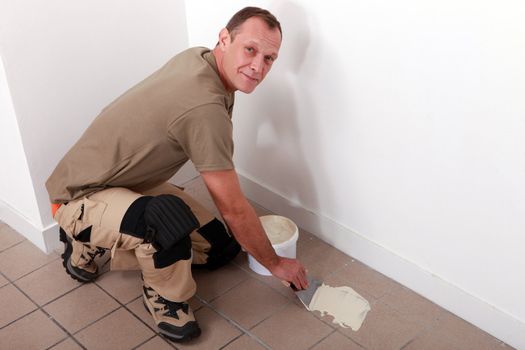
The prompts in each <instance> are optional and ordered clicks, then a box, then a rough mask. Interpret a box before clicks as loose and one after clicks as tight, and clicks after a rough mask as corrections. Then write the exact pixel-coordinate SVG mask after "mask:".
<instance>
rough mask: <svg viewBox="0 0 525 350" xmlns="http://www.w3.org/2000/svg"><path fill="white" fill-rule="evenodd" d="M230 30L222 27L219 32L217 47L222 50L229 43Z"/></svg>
mask: <svg viewBox="0 0 525 350" xmlns="http://www.w3.org/2000/svg"><path fill="white" fill-rule="evenodd" d="M230 40H231V37H230V32H229V31H228V29H226V28H222V29H221V31H220V32H219V43H218V45H219V47H220V49H221V50H222V51H224V49H225V48H226V47H227V46H228V45H229V44H230Z"/></svg>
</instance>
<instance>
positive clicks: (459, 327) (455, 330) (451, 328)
mask: <svg viewBox="0 0 525 350" xmlns="http://www.w3.org/2000/svg"><path fill="white" fill-rule="evenodd" d="M431 332H432V333H434V334H436V335H440V336H442V337H446V339H447V340H448V341H449V342H450V343H451V344H453V345H454V346H456V347H457V348H459V349H462V350H489V349H498V348H499V349H501V342H500V341H499V340H498V339H496V338H494V337H493V336H491V335H490V334H488V333H485V332H484V331H482V330H481V329H479V328H477V327H475V326H473V325H472V324H470V323H468V322H466V321H464V320H462V319H461V318H459V317H457V316H454V315H453V314H451V313H449V312H446V311H445V312H443V315H442V316H441V317H440V319H439V320H438V321H437V323H436V325H435V326H434V327H433V328H432V329H431Z"/></svg>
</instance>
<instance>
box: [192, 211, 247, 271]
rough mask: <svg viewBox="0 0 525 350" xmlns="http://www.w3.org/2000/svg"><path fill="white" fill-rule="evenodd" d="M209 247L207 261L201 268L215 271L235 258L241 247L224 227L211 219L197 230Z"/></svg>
mask: <svg viewBox="0 0 525 350" xmlns="http://www.w3.org/2000/svg"><path fill="white" fill-rule="evenodd" d="M197 232H198V233H200V234H201V236H203V237H204V238H205V239H206V240H207V241H208V242H209V243H210V245H211V248H210V250H209V252H208V259H207V260H206V263H205V264H204V265H202V267H206V268H208V269H210V270H215V269H217V268H219V267H221V266H223V265H225V264H227V263H228V262H230V261H231V260H233V258H235V257H236V256H237V254H238V253H239V251H240V250H241V246H240V245H239V243H237V241H236V240H235V238H234V237H233V236H232V235H230V234H229V233H228V231H227V230H226V227H225V226H224V225H223V224H222V223H221V222H220V221H219V220H217V219H213V220H212V221H210V222H209V223H207V224H206V225H204V226H202V227H201V228H199V229H198V230H197Z"/></svg>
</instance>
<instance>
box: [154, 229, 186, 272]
mask: <svg viewBox="0 0 525 350" xmlns="http://www.w3.org/2000/svg"><path fill="white" fill-rule="evenodd" d="M189 258H191V239H190V236H186V237H184V238H182V239H181V240H179V241H178V242H177V243H175V244H174V245H172V246H171V247H170V248H168V249H162V250H159V251H157V252H155V253H153V265H154V266H155V268H156V269H161V268H163V267H167V266H170V265H172V264H174V263H176V262H177V261H179V260H188V259H189Z"/></svg>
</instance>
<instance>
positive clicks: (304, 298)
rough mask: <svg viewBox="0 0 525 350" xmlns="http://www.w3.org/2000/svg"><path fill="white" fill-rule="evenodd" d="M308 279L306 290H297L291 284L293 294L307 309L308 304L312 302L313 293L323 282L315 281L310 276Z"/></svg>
mask: <svg viewBox="0 0 525 350" xmlns="http://www.w3.org/2000/svg"><path fill="white" fill-rule="evenodd" d="M307 279H308V288H306V289H303V290H297V289H296V288H295V286H294V285H293V284H292V289H293V291H294V292H295V295H297V297H298V298H299V300H301V302H302V303H303V304H304V306H306V308H307V309H308V306H309V305H310V302H311V301H312V298H313V297H314V294H315V292H316V291H317V288H319V287H320V286H321V285H322V284H323V282H321V281H319V280H316V279H314V278H312V277H310V276H308V277H307Z"/></svg>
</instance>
